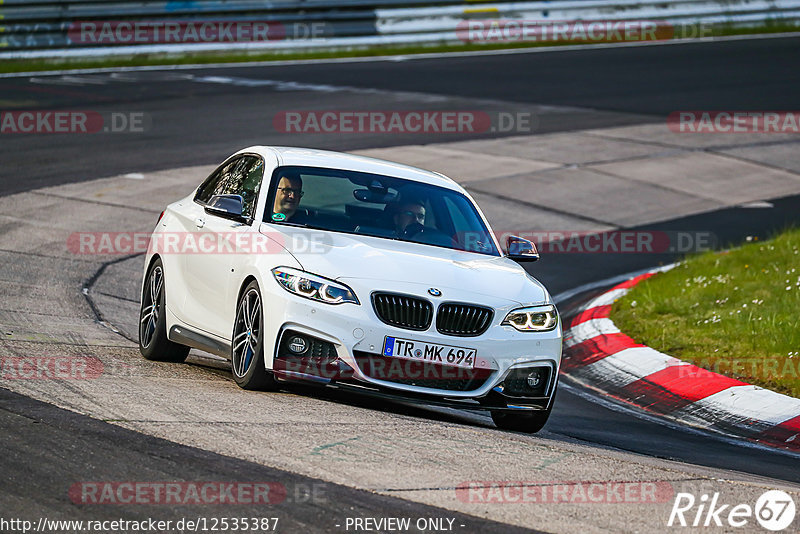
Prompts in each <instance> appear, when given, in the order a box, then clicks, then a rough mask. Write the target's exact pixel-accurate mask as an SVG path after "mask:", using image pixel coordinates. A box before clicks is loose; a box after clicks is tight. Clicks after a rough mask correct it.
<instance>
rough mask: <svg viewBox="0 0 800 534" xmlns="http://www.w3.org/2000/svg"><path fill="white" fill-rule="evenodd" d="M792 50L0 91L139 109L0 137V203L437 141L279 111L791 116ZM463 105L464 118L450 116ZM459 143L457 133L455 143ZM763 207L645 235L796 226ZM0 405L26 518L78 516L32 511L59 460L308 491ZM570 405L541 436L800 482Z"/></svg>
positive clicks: (407, 66)
mask: <svg viewBox="0 0 800 534" xmlns="http://www.w3.org/2000/svg"><path fill="white" fill-rule="evenodd" d="M799 56H800V39H798V38H787V39H768V40H763V41H734V42H721V43H705V44H687V45H672V46H655V47H629V48H617V49H603V50H585V51H579V52H578V51H576V52H553V53H535V54H512V55H497V56H477V57H468V58H451V59H420V60H408V61H399V62H397V61H393V62H385V61H383V62H353V63H342V64H333V65H331V64H316V65H297V66H280V67H279V66H273V67H253V68H244V67H237V68H227V69H219V70H212V69H205V70H196V71H182V72H181V74H190V75H192V76H193V77H194V78H193V79H191V80H187V79H181V78H174V77H170V76H169V75H164V74H163V73H155V72H152V73H137V74H135V75H134V77H133V78H131V79H132V80H134V81H120V80H119V79H118V78H117V79H113V78H111V77H110V76H109V75H104V74H97V75H82V76H79V77H78V78H77V80H72V81H70V80H63V79H60V81H59V77H55V79H56V81H55V82H54V83H50V82H51V81H52V80H45V82H44V83H42V82H41V81H31V80H29V79H28V78H11V79H2V80H0V95H2V97H0V99H2V102H3V108H4V109H39V108H41V109H73V110H76V109H91V110H97V111H101V112H103V111H115V110H118V111H143V112H145V113H147V114H150V115H152V117H153V120H154V123H153V128H152V129H151V130H149V131H148V132H147V133H146V134H136V135H134V134H115V135H111V134H107V135H105V134H97V135H94V136H80V135H58V136H56V135H49V136H48V135H15V136H5V135H4V136H3V143H2V145H1V146H2V148H0V153H1V154H2V162H3V164H2V167H0V194H9V193H11V192H18V191H23V190H29V189H35V188H39V187H43V186H48V185H56V184H60V183H67V182H75V181H83V180H88V179H94V178H98V177H103V176H110V175H115V174H120V173H124V172H140V171H147V170H155V169H163V168H173V167H178V166H182V165H188V164H199V163H213V162H216V161H218V160H220V159H222V158H223V157H225V156H226V155H228V154H229V153H231V152H232V151H234V150H236V149H238V148H241V147H242V146H246V145H249V144H255V143H259V144H262V143H263V144H292V145H301V146H302V145H307V146H315V147H320V148H331V149H337V150H354V149H360V148H370V147H377V146H392V145H397V144H404V143H410V142H413V143H425V142H433V141H435V142H441V141H442V140H443V139H442V136H441V135H430V136H427V137H426V136H424V135H423V136H410V137H408V138H406V137H403V136H389V135H380V134H377V135H371V134H358V135H356V134H350V135H336V136H321V135H303V134H295V135H291V136H288V135H286V134H282V133H280V132H276V131H274V130H273V129H272V127H271V119H272V116H274V114H275V113H276V112H279V111H285V110H297V109H360V110H364V109H376V110H383V109H387V108H388V109H393V108H404V109H407V108H409V107H414V108H415V109H476V108H478V106H480V107H479V108H478V109H488V110H508V109H533V110H535V112H536V113H537V115H538V116H539V117H540V121H539V125H540V131H541V132H551V131H565V130H571V129H579V128H588V127H592V126H609V125H616V124H631V123H637V122H655V121H659V120H664V116H665V115H666V114H668V113H669V112H671V111H675V110H680V109H739V110H741V109H773V110H774V109H787V110H789V109H798V108H800V106H799V105H798V104H800V95H798V93H797V91H796V88H797V87H798V85H800V84H798V82H800V73H798V71H797V69H796V58H797V57H799ZM208 77H227V78H229V79H237V78H238V79H240V80H241V79H244V80H265V79H268V80H280V81H283V82H297V83H302V84H314V85H315V86H316V85H318V84H326V85H328V86H334V87H338V88H339V89H336V90H320V89H319V88H318V87H314V88H311V89H308V87H309V86H298V85H295V86H287V85H283V86H280V85H278V86H275V85H259V86H253V85H250V86H248V85H242V84H237V83H235V82H234V83H230V82H219V81H216V82H215V81H207V80H206V81H203V82H198V81H197V80H196V78H208ZM40 78H42V77H40ZM342 88H344V89H342ZM359 88H361V89H370V90H372V89H377V90H378V91H363V90H360V89H359ZM380 90H385V91H391V92H396V91H408V92H409V94H408V95H407V96H406V97H405V100H404V99H400V100H392V101H387V94H388V93H382V92H380ZM431 95H433V96H434V98H431ZM436 96H439V97H442V96H443V97H445V98H443V99H437V98H435V97H436ZM465 105H467V106H470V105H471V106H472V107H470V108H464V106H465ZM585 108H590V110H589V111H587V110H586V109H585ZM481 136H485V137H496V136H497V133H490V132H487V133H485V134H478V135H474V136H473V137H481ZM467 137H470V136H466V137H460V138H467ZM774 205H775V207H774V208H773V209H771V210H744V209H741V208H731V209H728V210H722V211H720V212H712V213H708V214H703V215H698V216H694V217H689V218H683V219H680V220H675V221H668V222H666V223H661V224H659V225H657V226H655V227H653V226H650V227H648V228H650V229H661V230H671V229H693V230H697V229H702V230H709V231H714V232H715V233H716V234H717V235H718V236H719V237H720V239H721V241H722V242H723V243H730V244H735V243H738V242H741V241H742V240H743V239H744V237H745V236H747V235H759V236H762V237H766V236H768V235H769V234H771V233H772V232H774V231H776V230H779V229H781V228H784V227H785V226H786V225H787V224H792V223H795V224H796V223H797V222H798V218H800V198H798V197H791V198H786V199H780V200H776V201H775V202H774ZM673 259H674V257H671V256H667V255H664V256H657V255H640V256H633V255H630V256H628V255H605V256H603V255H592V256H583V257H581V256H575V255H569V254H560V255H550V256H546V257H544V258H543V259H542V261H541V262H539V263H537V264H533V265H532V266H531V267H530V271H531V272H532V273H533V274H534V275H535V276H537V277H538V278H539V279H540V280H542V281H543V282H544V283H545V285H547V286H548V288H549V289H550V291H551V293H553V294H556V293H559V292H561V291H565V290H568V289H571V288H573V287H576V286H578V285H581V284H584V283H590V282H593V281H597V280H601V279H604V278H607V277H610V276H615V275H618V274H621V273H624V272H629V271H633V270H636V269H640V268H645V267H649V266H653V265H657V264H658V263H663V262H668V261H671V260H673ZM584 297H585V295H584ZM569 304H570V303H565V305H564V307H563V308H562V309H568V308H569ZM0 393H2V394H1V395H0V419H2V423H1V424H0V426H1V427H2V428H3V430H4V431H3V433H2V437H1V438H0V444H1V445H2V446H3V447H4V449H5V450H6V451H10V452H9V453H8V454H6V455H4V458H5V460H4V461H3V464H4V466H3V471H4V472H8V473H10V472H11V469H12V468H13V470H14V473H15V476H14V477H13V479H14V480H15V481H16V482H15V483H14V484H13V485H9V486H6V489H5V492H6V493H3V500H4V502H7V503H13V505H14V508H24V507H27V508H28V509H30V508H37V507H39V508H42V509H53V510H59V509H62V510H66V511H68V512H69V513H72V514H76V515H81V514H83V511H79V510H76V509H75V508H74V507H72V508H70V507H69V506H67V508H65V509H64V508H63V507H64V504H63V502H42V499H41V497H40V496H41V495H47V494H53V488H58V491H57V492H56V493H59V492H60V493H63V488H61V486H62V485H63V484H64V482H63V480H65V479H69V477H65V476H64V475H65V474H66V473H67V472H68V471H69V465H71V464H72V463H76V464H80V463H83V464H85V463H87V462H91V463H93V464H95V465H97V466H98V471H97V473H98V476H97V479H104V480H126V479H131V478H135V477H137V476H138V477H139V478H140V479H142V478H143V475H142V469H146V470H147V475H145V476H144V478H151V479H158V478H159V476H160V477H161V478H162V479H169V478H174V477H179V476H180V477H189V476H192V477H194V478H195V479H198V480H202V479H204V478H205V479H214V478H217V477H219V476H222V474H223V473H224V474H225V476H226V477H227V479H229V480H231V479H239V478H241V479H242V480H257V479H261V480H264V479H272V480H274V479H276V478H282V480H286V481H288V482H289V483H291V484H296V485H300V484H313V482H314V481H313V480H310V479H303V478H302V477H300V476H298V475H291V474H288V473H285V472H279V471H277V470H271V471H269V472H267V471H259V470H269V468H265V467H263V466H259V465H256V464H251V463H248V462H243V461H240V460H232V459H230V458H227V457H222V456H219V455H215V454H213V453H210V452H206V451H201V450H198V449H192V448H189V447H183V446H179V445H174V444H171V443H169V442H164V441H162V440H157V439H156V438H149V437H144V436H142V435H139V434H136V433H134V432H130V431H126V430H122V429H119V428H117V427H114V426H112V425H108V424H106V423H102V422H98V421H95V420H93V419H90V418H88V417H83V416H79V415H76V414H73V413H71V412H66V411H63V410H60V409H57V408H54V407H51V406H49V405H46V404H43V403H39V402H37V401H33V400H30V399H26V398H25V397H21V396H19V395H16V394H13V393H10V392H7V391H0ZM577 393H579V394H575V392H574V390H572V389H568V388H562V389H561V391H560V392H559V395H558V399H557V403H556V409H555V411H554V413H553V416H552V419H551V421H550V423H548V426H547V427H546V430H547V432H548V433H550V434H553V435H555V436H564V437H565V438H566V439H574V440H579V441H581V442H585V443H589V444H595V445H597V446H600V447H610V448H614V449H621V450H625V451H631V452H635V453H639V454H643V455H648V456H655V457H658V458H669V459H675V460H679V461H682V462H688V463H693V464H698V465H702V466H708V467H716V468H721V469H729V470H732V471H741V472H746V473H752V474H755V475H760V476H764V477H769V478H774V479H778V480H785V481H789V482H794V483H797V482H800V471H798V470H797V468H796V466H797V460H796V458H794V457H791V456H787V455H783V454H780V453H775V452H771V451H768V450H763V449H754V448H752V447H748V446H742V445H739V444H736V443H735V442H730V441H723V440H721V439H719V438H718V437H716V436H713V435H708V434H704V433H696V432H690V431H686V430H682V429H680V428H676V427H673V426H665V425H662V424H660V423H658V422H657V421H652V420H645V419H642V418H639V417H635V416H633V415H631V414H630V413H628V412H626V411H624V410H622V409H621V408H619V407H609V406H607V405H604V404H600V403H597V402H594V401H593V400H592V397H591V394H590V393H588V392H585V391H578V392H577ZM385 409H387V410H391V409H392V408H391V407H389V406H387V407H386V408H385ZM426 414H427V415H426ZM419 415H420V417H433V418H436V417H441V418H443V419H444V420H449V419H450V416H448V415H446V414H442V415H435V414H428V413H427V412H424V411H420V412H419ZM43 445H45V446H43ZM154 450H155V451H156V453H155V454H154V453H153V451H154ZM53 451H58V452H53ZM143 452H147V454H143ZM154 457H160V458H162V459H163V463H162V464H159V465H155V464H153V463H152V462H153V458H154ZM59 463H61V466H62V467H59V468H58V469H57V470H55V471H53V470H52V469H50V470H45V469H43V468H42V466H43V465H54V464H56V465H58V464H59ZM84 472H85V471H84ZM131 473H137V474H136V475H133V474H131ZM327 491H328V493H329V495H330V494H334V495H336V498H334V499H331V500H329V501H328V502H332V503H334V505H336V504H337V503H338V504H339V505H341V503H343V502H344V503H347V506H353V505H354V503H359V504H358V506H360V507H361V508H358V509H354V510H352V511H351V512H352V513H351V515H359V514H362V515H369V514H373V515H385V516H390V515H403V514H406V515H407V514H411V513H414V514H416V515H422V514H427V515H435V514H436V513H437V512H438V511H437V510H436V509H433V508H432V507H426V506H423V505H420V504H417V503H408V502H406V501H402V500H399V499H391V498H388V497H384V496H377V495H372V494H367V493H364V492H357V490H352V489H349V488H345V487H338V486H335V485H328V486H327ZM354 493H359V494H358V495H354ZM323 508H324V507H323ZM161 510H162V512H163V508H162V509H161ZM179 512H181V511H180V510H178V511H175V512H174V513H175V514H178V513H179ZM103 513H107V511H103ZM135 513H139V514H141V513H144V511H143V510H137V511H136V512H135ZM332 513H335V511H333V510H325V509H320V508H319V507H315V506H314V505H313V503H311V504H309V505H307V506H295V507H293V508H292V517H294V518H295V519H294V520H296V521H297V524H296V525H292V527H293V529H292V530H296V529H301V528H308V529H312V527H313V530H318V531H324V530H332V526H331V525H330V524H328V523H329V519H330V517H331V514H332ZM91 514H92V517H93V518H96V517H97V516H98V512H97V511H95V510H92V511H91ZM447 515H449V516H454V515H456V514H454V513H453V512H448V513H447ZM162 516H163V513H162ZM323 518H324V519H323ZM469 520H470V521H471V525H474V526H475V527H476V528H478V527H479V528H480V529H481V531H487V532H489V531H493V529H494V530H496V531H510V530H511V527H508V526H503V525H499V526H498V525H497V524H493V523H490V522H486V523H485V524H482V525H480V526H478V525H477V524H476V523H474V521H475V519H474V518H469ZM290 531H291V530H290Z"/></svg>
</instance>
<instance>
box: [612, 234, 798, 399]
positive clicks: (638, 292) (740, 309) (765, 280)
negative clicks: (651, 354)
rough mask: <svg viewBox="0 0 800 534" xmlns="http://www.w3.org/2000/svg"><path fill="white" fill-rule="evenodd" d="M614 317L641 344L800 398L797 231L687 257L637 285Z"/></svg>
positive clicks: (616, 305) (621, 301) (615, 308)
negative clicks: (667, 269) (724, 249)
mask: <svg viewBox="0 0 800 534" xmlns="http://www.w3.org/2000/svg"><path fill="white" fill-rule="evenodd" d="M611 318H612V320H613V321H614V323H616V325H617V326H618V327H619V329H620V330H621V331H623V332H624V333H626V334H627V335H629V336H630V337H632V338H633V339H634V340H636V341H637V342H639V343H643V344H645V345H648V346H650V347H652V348H654V349H656V350H659V351H661V352H664V353H667V354H669V355H671V356H675V357H676V358H680V359H682V360H687V361H690V362H692V363H694V364H695V365H698V366H699V367H703V368H705V369H709V370H712V371H716V372H718V373H721V374H724V375H727V376H732V377H734V378H738V379H740V380H743V381H745V382H749V383H752V384H756V385H759V386H763V387H765V388H769V389H772V390H774V391H778V392H780V393H785V394H787V395H792V396H794V397H800V229H794V230H789V231H786V232H785V233H783V234H781V235H779V236H777V237H775V238H773V239H771V240H769V241H763V242H759V241H752V242H749V243H747V244H745V245H744V246H742V247H740V248H738V249H734V250H731V251H727V252H709V253H705V254H702V255H699V256H695V257H692V258H689V259H687V260H686V261H684V262H682V263H680V264H679V265H678V266H677V267H675V268H674V269H672V270H671V271H668V272H666V273H662V274H658V275H656V276H654V277H652V278H650V279H648V280H646V281H644V282H642V283H640V284H638V285H637V286H636V287H634V288H633V289H632V290H631V291H630V292H629V293H628V294H627V295H625V296H624V297H623V298H621V299H619V300H618V301H617V302H615V303H614V305H613V307H612V311H611Z"/></svg>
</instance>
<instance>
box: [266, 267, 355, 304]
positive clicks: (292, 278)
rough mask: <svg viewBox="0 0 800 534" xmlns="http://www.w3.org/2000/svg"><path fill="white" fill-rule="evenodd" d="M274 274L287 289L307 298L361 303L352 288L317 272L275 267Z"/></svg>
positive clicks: (327, 301) (338, 302)
mask: <svg viewBox="0 0 800 534" xmlns="http://www.w3.org/2000/svg"><path fill="white" fill-rule="evenodd" d="M272 275H273V276H274V277H275V280H277V281H278V283H279V284H280V285H281V286H283V288H284V289H285V290H286V291H289V292H291V293H294V294H295V295H299V296H301V297H305V298H307V299H311V300H316V301H318V302H324V303H326V304H342V303H344V302H352V303H353V304H358V303H359V302H358V298H356V294H355V293H353V290H352V289H350V288H349V287H347V286H346V285H344V284H340V283H338V282H334V281H333V280H328V279H327V278H323V277H321V276H317V275H316V274H311V273H307V272H305V271H301V270H299V269H292V268H291V267H275V268H274V269H272Z"/></svg>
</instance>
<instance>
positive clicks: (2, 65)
mask: <svg viewBox="0 0 800 534" xmlns="http://www.w3.org/2000/svg"><path fill="white" fill-rule="evenodd" d="M0 3H1V2H0ZM798 29H800V26H798V25H796V24H792V23H782V22H766V23H764V24H761V25H758V26H751V27H733V26H729V25H718V26H713V27H712V28H710V29H709V30H708V32H707V33H706V34H705V37H706V38H714V37H722V36H729V35H758V34H770V33H785V32H797V31H798ZM565 44H567V45H578V44H590V45H591V44H606V43H596V42H579V41H571V42H569V43H564V42H558V41H554V42H524V43H490V44H473V43H431V44H425V45H414V46H390V45H379V46H369V47H363V48H352V49H338V50H310V51H303V52H292V51H250V52H242V51H237V52H190V53H181V54H175V53H161V54H136V55H128V56H103V57H97V58H71V57H65V56H62V57H58V56H57V55H54V56H53V57H50V58H46V59H3V60H2V61H0V73H13V72H42V71H48V70H74V69H88V68H110V67H139V66H160V65H205V64H211V63H244V62H253V61H287V60H303V59H330V58H349V57H376V56H388V55H413V54H429V53H445V52H472V51H481V50H512V49H518V48H541V47H552V46H564V45H565ZM53 52H54V54H57V51H53Z"/></svg>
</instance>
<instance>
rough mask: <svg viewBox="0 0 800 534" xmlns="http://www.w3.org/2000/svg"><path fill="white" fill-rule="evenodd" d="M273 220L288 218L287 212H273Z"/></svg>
mask: <svg viewBox="0 0 800 534" xmlns="http://www.w3.org/2000/svg"><path fill="white" fill-rule="evenodd" d="M272 220H273V221H285V220H286V214H285V213H273V214H272Z"/></svg>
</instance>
